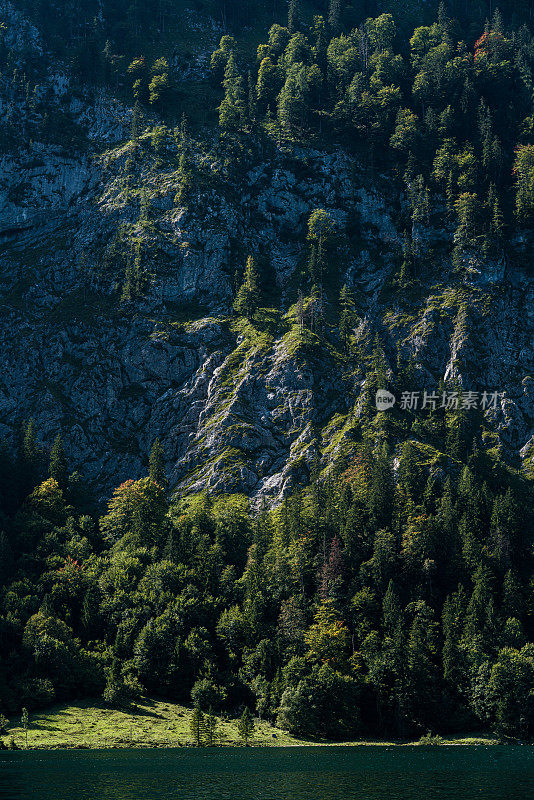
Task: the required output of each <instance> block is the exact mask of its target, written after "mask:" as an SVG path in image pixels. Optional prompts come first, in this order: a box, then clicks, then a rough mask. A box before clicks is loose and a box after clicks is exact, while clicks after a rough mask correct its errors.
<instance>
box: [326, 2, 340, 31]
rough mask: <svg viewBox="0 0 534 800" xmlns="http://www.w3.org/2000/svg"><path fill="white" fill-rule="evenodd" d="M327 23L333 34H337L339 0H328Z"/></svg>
mask: <svg viewBox="0 0 534 800" xmlns="http://www.w3.org/2000/svg"><path fill="white" fill-rule="evenodd" d="M328 25H329V27H330V30H331V31H332V33H333V34H336V35H337V34H338V33H339V30H340V27H341V0H330V2H329V5H328Z"/></svg>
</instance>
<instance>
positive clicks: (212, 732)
mask: <svg viewBox="0 0 534 800" xmlns="http://www.w3.org/2000/svg"><path fill="white" fill-rule="evenodd" d="M218 729H219V723H218V722H217V717H216V716H215V715H214V713H213V710H212V709H211V708H210V710H209V712H208V714H207V715H206V724H205V731H206V744H207V745H208V747H213V746H214V745H215V744H216V742H217V737H218V733H219V731H218Z"/></svg>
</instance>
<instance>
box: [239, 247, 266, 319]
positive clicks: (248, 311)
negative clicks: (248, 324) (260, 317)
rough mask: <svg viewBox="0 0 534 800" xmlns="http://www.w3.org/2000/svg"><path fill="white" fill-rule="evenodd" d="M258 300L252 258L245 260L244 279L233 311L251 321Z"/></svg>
mask: <svg viewBox="0 0 534 800" xmlns="http://www.w3.org/2000/svg"><path fill="white" fill-rule="evenodd" d="M259 300H260V290H259V278H258V270H257V269H256V264H255V262H254V259H253V258H252V256H249V257H248V259H247V265H246V267H245V277H244V279H243V283H242V284H241V288H240V289H239V291H238V293H237V297H236V299H235V302H234V311H235V312H236V314H239V315H240V316H242V317H247V319H252V317H253V316H254V313H255V311H256V310H257V308H258V304H259Z"/></svg>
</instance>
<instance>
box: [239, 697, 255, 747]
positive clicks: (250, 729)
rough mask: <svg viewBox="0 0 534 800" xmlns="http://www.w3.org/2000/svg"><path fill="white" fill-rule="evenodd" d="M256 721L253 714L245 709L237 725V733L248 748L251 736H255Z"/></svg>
mask: <svg viewBox="0 0 534 800" xmlns="http://www.w3.org/2000/svg"><path fill="white" fill-rule="evenodd" d="M254 727H255V726H254V720H253V718H252V714H251V713H250V711H249V710H248V708H247V707H245V710H244V711H243V713H242V715H241V718H240V720H239V722H238V723H237V732H238V733H239V735H240V737H241V738H242V739H243V741H244V743H245V746H246V747H248V740H249V739H250V738H251V736H253V735H254Z"/></svg>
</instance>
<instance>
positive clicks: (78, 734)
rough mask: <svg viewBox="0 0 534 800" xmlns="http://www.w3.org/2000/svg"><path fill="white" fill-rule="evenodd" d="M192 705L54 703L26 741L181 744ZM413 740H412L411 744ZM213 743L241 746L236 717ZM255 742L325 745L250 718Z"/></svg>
mask: <svg viewBox="0 0 534 800" xmlns="http://www.w3.org/2000/svg"><path fill="white" fill-rule="evenodd" d="M191 713H192V711H191V709H190V708H188V707H186V706H181V705H177V704H175V703H166V702H163V701H161V700H149V699H143V700H141V701H140V702H139V703H137V704H136V705H135V706H132V707H131V708H129V709H127V710H124V711H119V710H116V709H112V708H107V707H106V706H104V705H103V704H101V703H100V702H99V701H86V702H83V703H80V704H79V705H76V706H74V705H61V706H54V707H53V708H51V709H49V710H48V711H46V712H43V713H39V714H31V715H30V718H29V727H28V732H27V733H28V737H27V746H28V748H31V749H36V748H39V749H57V748H69V749H72V748H115V747H179V746H180V747H183V746H186V747H187V746H191V745H193V743H194V742H193V737H192V734H191V731H190V719H191ZM10 723H11V724H10V725H8V727H7V734H4V735H3V737H1V738H2V739H3V741H4V744H6V745H9V742H10V740H11V739H13V740H14V742H15V744H16V746H17V747H19V748H24V747H26V732H25V730H24V729H23V728H22V727H21V726H20V721H19V720H18V719H16V720H15V719H12V720H11V721H10ZM415 743H416V742H411V744H415ZM434 743H435V744H457V745H476V744H481V745H488V744H495V743H496V740H495V739H493V738H491V737H490V736H486V735H466V736H463V737H454V738H451V739H442V740H435V741H434ZM217 744H218V745H219V746H220V745H227V746H228V745H241V744H242V741H241V739H240V737H239V734H238V731H237V720H226V719H221V718H218V732H217ZM250 744H251V745H253V746H260V747H266V746H267V747H269V746H270V747H288V746H298V745H318V744H323V745H324V744H329V743H328V742H317V741H313V742H312V741H306V740H303V739H297V738H295V737H294V736H290V735H289V734H287V733H285V732H284V731H281V730H279V729H278V728H275V727H274V726H272V725H270V724H269V723H268V722H259V721H258V720H256V721H255V731H254V735H253V738H252V739H251V742H250ZM344 744H354V745H372V744H374V745H393V744H410V743H408V742H402V743H401V742H393V741H388V742H385V741H356V742H350V743H347V742H345V743H344Z"/></svg>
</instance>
